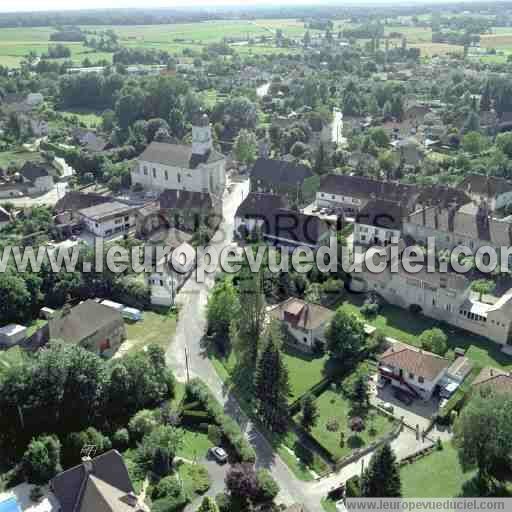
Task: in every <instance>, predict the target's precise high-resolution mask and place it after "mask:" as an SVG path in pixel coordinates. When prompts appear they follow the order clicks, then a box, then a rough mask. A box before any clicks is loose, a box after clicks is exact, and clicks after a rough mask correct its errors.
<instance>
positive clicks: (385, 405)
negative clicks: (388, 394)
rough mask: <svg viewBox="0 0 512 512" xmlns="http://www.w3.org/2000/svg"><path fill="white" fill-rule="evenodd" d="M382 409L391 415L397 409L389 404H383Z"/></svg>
mask: <svg viewBox="0 0 512 512" xmlns="http://www.w3.org/2000/svg"><path fill="white" fill-rule="evenodd" d="M382 408H383V409H384V410H385V411H388V412H390V413H391V414H393V413H394V412H395V408H394V407H393V406H392V405H391V404H390V403H388V402H384V403H383V404H382Z"/></svg>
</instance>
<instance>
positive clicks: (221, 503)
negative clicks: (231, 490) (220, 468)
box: [215, 492, 231, 512]
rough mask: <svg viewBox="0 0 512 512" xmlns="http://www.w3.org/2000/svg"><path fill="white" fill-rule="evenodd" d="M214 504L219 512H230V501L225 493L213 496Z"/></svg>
mask: <svg viewBox="0 0 512 512" xmlns="http://www.w3.org/2000/svg"><path fill="white" fill-rule="evenodd" d="M215 503H217V507H219V512H231V499H230V498H229V496H228V495H227V494H226V493H224V492H222V493H220V494H217V496H215Z"/></svg>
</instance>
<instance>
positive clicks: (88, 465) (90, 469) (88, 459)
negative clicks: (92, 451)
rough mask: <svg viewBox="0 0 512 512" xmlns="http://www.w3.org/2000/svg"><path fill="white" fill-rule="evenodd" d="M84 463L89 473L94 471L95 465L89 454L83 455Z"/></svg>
mask: <svg viewBox="0 0 512 512" xmlns="http://www.w3.org/2000/svg"><path fill="white" fill-rule="evenodd" d="M82 464H83V466H84V470H85V472H86V473H87V474H88V475H91V474H92V473H93V470H94V468H93V465H92V459H91V457H89V456H86V457H82Z"/></svg>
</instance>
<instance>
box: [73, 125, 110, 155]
mask: <svg viewBox="0 0 512 512" xmlns="http://www.w3.org/2000/svg"><path fill="white" fill-rule="evenodd" d="M71 136H72V137H73V140H74V141H75V142H76V143H77V144H79V145H80V146H81V147H83V148H84V149H85V150H87V151H89V152H91V153H99V152H100V151H103V150H104V149H105V148H106V147H107V146H108V142H107V140H106V139H105V138H103V137H101V136H99V135H96V133H94V132H93V131H91V130H84V129H83V128H75V129H74V130H73V131H72V132H71Z"/></svg>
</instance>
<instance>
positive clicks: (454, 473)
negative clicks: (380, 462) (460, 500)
mask: <svg viewBox="0 0 512 512" xmlns="http://www.w3.org/2000/svg"><path fill="white" fill-rule="evenodd" d="M474 475H475V472H468V473H464V472H463V471H462V468H461V466H460V463H459V459H458V456H457V451H456V449H455V448H454V447H453V445H452V444H451V443H446V444H444V445H443V450H442V451H435V452H433V453H432V454H431V455H427V456H426V457H424V458H422V459H420V460H418V461H417V462H413V463H412V464H408V465H406V466H403V467H402V469H401V470H400V476H401V479H402V494H403V496H404V497H405V498H454V497H457V496H462V495H464V494H465V493H464V490H463V486H464V484H465V483H466V482H468V481H469V480H470V479H471V478H472V477H473V476H474Z"/></svg>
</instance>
